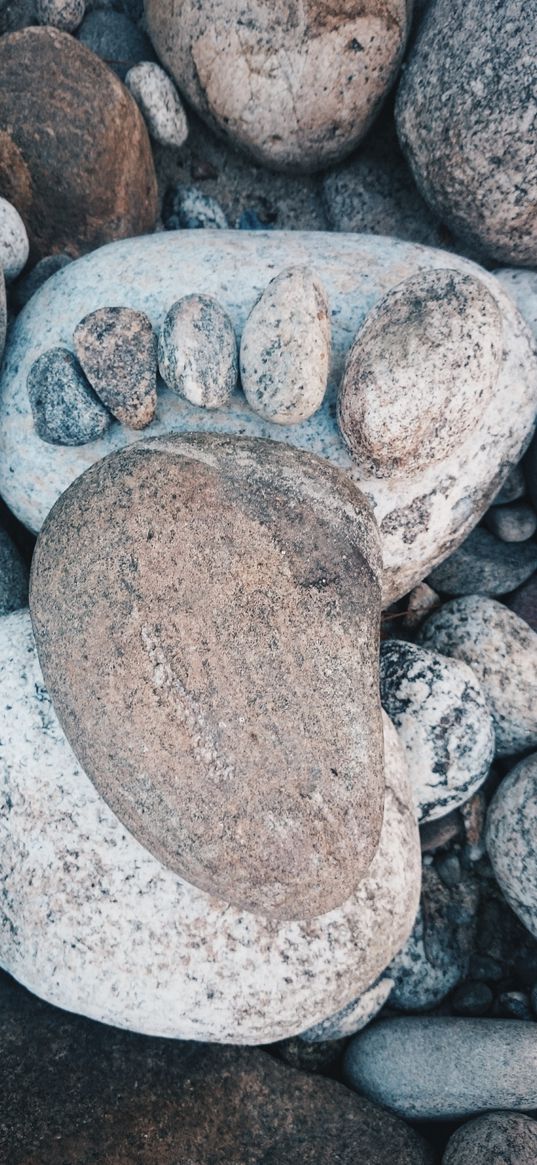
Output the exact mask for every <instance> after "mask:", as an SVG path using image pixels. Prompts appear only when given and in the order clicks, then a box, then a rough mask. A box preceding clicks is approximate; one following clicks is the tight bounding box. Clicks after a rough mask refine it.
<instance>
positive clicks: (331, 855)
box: [30, 434, 383, 918]
mask: <svg viewBox="0 0 537 1165" xmlns="http://www.w3.org/2000/svg"><path fill="white" fill-rule="evenodd" d="M297 514H300V524H299V525H298V526H297ZM111 515H115V516H116V517H115V521H111ZM97 546H98V552H97V553H96V547H97ZM177 563H181V569H180V570H179V569H176V568H175V564H177ZM174 568H175V569H174ZM379 573H380V554H379V545H378V533H377V529H376V526H375V522H374V519H373V516H372V513H371V511H370V509H369V507H368V505H367V503H366V502H365V499H364V498H363V497H362V495H361V494H360V493H359V492H358V490H357V489H356V488H355V487H354V486H353V485H352V484H351V483H350V482H348V481H347V479H346V478H345V476H344V475H343V474H341V473H338V471H337V470H334V469H333V468H332V467H331V466H329V465H328V464H327V463H325V462H321V461H320V460H319V459H317V458H312V457H311V455H309V454H305V453H299V452H298V451H297V450H294V449H289V448H288V447H286V446H284V445H281V444H276V443H275V442H262V441H251V440H244V439H243V440H238V439H237V438H233V437H231V438H230V437H219V436H214V435H210V434H202V435H191V436H190V437H187V436H185V437H183V438H180V437H171V436H170V437H168V438H160V439H157V441H156V442H155V441H148V442H143V443H141V442H138V443H137V444H136V445H134V446H132V447H131V448H130V449H126V450H124V451H122V452H121V453H117V454H115V455H113V457H112V458H110V459H105V460H104V461H102V462H99V463H97V464H96V465H94V466H93V467H92V469H90V470H88V472H87V473H86V474H84V476H83V477H82V478H79V479H78V480H77V481H76V482H75V483H74V484H73V485H72V486H71V487H70V489H69V490H68V491H67V492H66V493H65V494H64V495H63V496H62V498H61V499H60V500H59V501H58V503H57V504H56V506H55V507H54V509H53V511H52V512H51V514H50V515H49V518H48V519H47V522H46V524H45V526H44V527H43V529H42V531H41V534H40V537H39V540H38V544H37V546H36V549H35V553H34V558H33V567H32V588H31V595H30V609H31V613H32V622H33V625H34V631H35V635H36V639H37V647H38V652H39V656H40V660H41V666H42V667H43V673H44V676H45V682H46V684H47V687H48V689H49V691H50V694H51V696H52V699H53V701H54V705H55V708H56V711H57V713H58V718H59V720H60V723H61V724H62V726H63V728H64V731H65V733H66V735H67V738H68V740H69V741H70V743H71V744H72V747H73V750H74V752H75V754H76V755H77V757H78V759H79V761H80V763H81V764H82V766H83V768H84V770H85V772H86V773H87V774H88V776H89V777H91V779H92V780H93V781H94V783H95V785H96V787H97V788H98V789H99V791H100V792H101V793H102V795H103V796H104V797H105V799H106V800H107V801H108V803H109V804H110V805H111V807H112V809H113V810H114V812H116V813H117V815H118V817H119V818H120V820H121V821H123V822H124V824H125V825H126V826H127V828H129V829H130V830H131V831H132V832H133V833H134V835H135V836H136V837H137V838H138V840H140V841H141V842H142V844H143V845H145V846H146V848H147V849H148V850H149V851H150V852H151V853H153V854H155V855H156V856H157V857H158V858H159V859H160V860H161V861H162V862H163V863H164V864H165V865H166V866H168V867H169V868H170V869H171V870H174V871H175V872H176V873H178V874H180V875H181V876H182V877H184V878H186V879H187V880H188V881H189V882H192V883H193V884H194V885H195V886H198V887H200V888H201V889H204V890H206V891H207V892H208V893H212V894H215V895H217V896H218V897H219V898H223V899H226V900H227V901H228V902H231V903H233V904H234V905H238V906H242V907H244V908H245V909H248V910H252V911H254V912H260V913H262V914H266V915H267V916H271V917H275V918H307V917H312V916H315V915H320V914H325V913H326V912H327V911H330V910H333V909H335V908H336V907H337V906H340V905H341V904H342V903H343V902H344V901H345V899H346V898H348V897H349V895H350V894H351V893H352V891H353V890H354V889H355V887H356V886H357V885H358V883H359V882H360V880H361V879H362V878H363V877H364V875H365V874H366V873H367V871H368V869H369V867H370V865H371V862H372V860H373V857H374V855H375V852H376V849H377V846H378V841H379V836H380V828H381V824H382V805H383V766H382V727H381V719H380V716H381V712H380V702H379V699H378V695H377V691H376V682H377V667H378V634H379V614H380V582H379ZM73 594H76V614H74V612H73V602H72V596H73ZM126 626H127V627H128V639H127V640H126V636H125V628H126ZM103 676H111V677H112V676H113V682H111V683H106V682H105V684H104V687H103ZM121 725H124V726H125V728H124V731H122V730H121V728H120V726H121ZM198 788H203V790H204V795H203V800H202V801H201V800H200V796H199V793H198V791H197V790H198Z"/></svg>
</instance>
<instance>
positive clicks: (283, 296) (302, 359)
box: [240, 267, 331, 425]
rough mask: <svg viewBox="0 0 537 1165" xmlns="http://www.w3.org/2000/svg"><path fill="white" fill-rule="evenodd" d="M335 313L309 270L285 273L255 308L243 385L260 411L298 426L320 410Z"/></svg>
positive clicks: (243, 358)
mask: <svg viewBox="0 0 537 1165" xmlns="http://www.w3.org/2000/svg"><path fill="white" fill-rule="evenodd" d="M330 335H331V329H330V314H329V306H328V300H327V297H326V292H325V289H324V287H323V285H322V283H321V281H320V279H319V278H318V276H317V275H316V274H315V272H313V271H311V270H309V268H307V267H289V268H288V269H287V270H285V271H280V272H279V274H278V275H276V276H275V278H274V279H272V280H271V282H270V283H269V285H268V287H267V288H266V289H265V291H264V292H263V294H262V295H261V296H260V298H259V299H258V301H257V303H256V304H254V307H253V308H252V310H251V312H250V314H249V316H248V319H247V320H246V323H245V325H244V329H243V332H242V337H241V346H240V369H241V383H242V387H243V391H244V395H245V397H246V400H247V401H248V404H249V405H250V407H251V408H252V409H253V410H254V412H255V413H259V416H261V417H263V418H264V420H266V421H272V422H274V423H275V424H278V425H296V424H298V423H299V422H300V421H305V420H307V418H308V417H311V416H313V414H314V413H316V412H317V410H318V409H319V408H320V406H321V404H322V402H323V397H324V395H325V392H326V387H327V384H328V370H329V361H330Z"/></svg>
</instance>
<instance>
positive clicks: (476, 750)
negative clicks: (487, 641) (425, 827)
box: [380, 639, 494, 822]
mask: <svg viewBox="0 0 537 1165" xmlns="http://www.w3.org/2000/svg"><path fill="white" fill-rule="evenodd" d="M380 694H381V700H382V706H383V708H384V710H385V712H387V713H388V716H389V717H390V719H391V720H392V721H393V723H394V724H395V727H396V728H397V732H398V734H399V738H400V740H401V743H402V745H403V748H404V749H405V752H406V755H407V760H408V766H409V771H410V774H411V780H412V788H413V790H414V797H415V801H416V809H417V812H418V818H419V821H420V822H424V821H432V820H434V818H435V817H444V816H445V814H446V813H450V812H451V811H452V809H458V808H459V806H461V805H463V804H464V802H465V801H468V799H469V798H470V797H471V796H472V794H473V793H475V791H476V789H477V788H479V786H480V785H481V784H482V783H483V781H484V780H485V778H486V777H487V775H488V772H489V768H490V765H491V763H492V759H493V757H494V726H493V722H492V717H491V714H490V711H489V708H488V705H487V701H486V696H485V693H484V691H483V688H482V686H481V684H480V683H479V680H478V679H476V676H475V675H474V673H473V672H472V671H471V669H470V668H469V667H468V666H467V665H466V664H465V663H461V661H460V660H454V659H446V657H445V656H443V655H438V654H437V653H436V652H433V651H427V650H424V648H422V647H418V646H417V645H416V644H414V643H405V642H404V641H402V640H396V639H393V640H390V641H389V642H387V643H383V644H382V645H381V651H380Z"/></svg>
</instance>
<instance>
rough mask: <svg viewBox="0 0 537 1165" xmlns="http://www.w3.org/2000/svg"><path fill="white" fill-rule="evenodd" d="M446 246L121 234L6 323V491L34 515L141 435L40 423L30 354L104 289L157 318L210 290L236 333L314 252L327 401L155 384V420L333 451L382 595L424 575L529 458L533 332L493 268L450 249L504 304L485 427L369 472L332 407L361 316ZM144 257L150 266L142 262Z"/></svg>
mask: <svg viewBox="0 0 537 1165" xmlns="http://www.w3.org/2000/svg"><path fill="white" fill-rule="evenodd" d="M444 263H445V257H444V256H443V255H442V254H441V253H440V252H438V251H434V250H430V251H429V250H427V249H426V248H423V247H417V246H415V245H413V244H411V243H404V242H400V241H397V240H395V239H390V240H386V239H381V238H379V237H375V236H373V235H368V236H360V235H345V234H334V233H332V234H326V233H323V232H322V231H312V232H310V233H302V232H300V231H283V232H281V231H276V230H274V231H267V232H265V231H252V232H248V231H220V232H219V234H218V247H216V246H215V236H214V235H213V234H211V233H210V232H209V231H207V232H204V231H177V232H176V233H173V232H160V233H159V234H153V235H150V236H147V237H146V238H144V239H133V240H128V241H123V242H121V243H116V244H114V245H112V246H111V247H108V248H106V249H104V248H103V249H101V250H100V251H97V252H95V253H94V254H92V255H88V256H87V257H85V258H84V260H83V261H81V262H80V263H72V264H71V265H70V266H69V267H67V268H66V269H65V270H64V271H62V272H59V273H58V275H56V276H55V277H54V279H53V280H51V281H50V283H49V284H48V285H45V287H44V288H42V289H41V291H40V292H39V293H38V294H37V295H36V296H35V297H34V299H33V300H32V302H31V303H30V304H29V305H28V307H27V308H26V310H25V312H24V313H23V314H22V315H21V316H20V317H19V319H18V320H17V321H16V322H15V325H14V327H13V328H12V329H11V332H10V341H9V345H8V351H7V353H6V362H5V366H4V373H3V378H2V394H1V400H0V494H1V495H2V497H4V498H5V500H6V502H7V504H8V505H9V506H10V508H11V509H12V510H13V512H14V513H15V514H16V515H17V517H18V518H20V520H21V521H23V522H24V524H25V525H27V526H28V527H29V528H30V529H32V530H34V531H37V530H39V528H40V526H41V524H42V522H43V520H44V518H45V517H46V515H47V513H48V511H49V510H50V508H51V506H52V505H53V504H54V502H55V500H56V498H57V497H59V495H60V494H61V493H62V492H63V491H64V490H65V489H66V488H67V486H68V485H69V483H70V482H71V481H73V480H74V478H76V477H78V475H79V474H80V473H83V472H84V470H85V469H87V468H88V466H89V465H91V464H92V462H93V461H95V460H96V459H97V458H99V457H103V456H105V455H106V454H107V453H110V452H112V451H113V450H114V449H119V448H122V447H124V446H125V445H126V444H128V443H129V442H131V441H133V440H136V439H137V437H136V434H132V433H131V432H130V431H129V430H127V429H126V428H124V427H123V426H121V425H113V426H112V428H111V429H110V430H109V432H108V434H107V436H106V439H105V440H104V441H102V442H100V443H98V444H96V445H95V446H92V447H91V449H90V447H89V446H88V447H86V448H85V449H84V448H81V449H79V450H78V451H69V450H66V449H63V450H61V453H60V455H58V451H57V450H56V451H54V450H51V449H47V448H46V446H45V445H44V444H43V443H42V442H41V441H39V439H38V438H37V436H36V435H35V434H33V433H32V426H31V422H29V411H30V410H29V402H28V399H27V394H26V388H25V383H26V377H27V375H28V371H29V369H30V367H31V365H32V363H33V362H34V360H35V359H36V358H37V357H38V356H40V355H41V354H42V352H43V351H44V350H45V349H46V348H48V347H50V346H54V345H62V346H63V345H65V343H66V342H67V343H68V344H69V343H70V342H71V337H72V334H73V330H74V328H75V327H76V325H77V323H78V322H79V320H80V319H82V318H83V317H84V316H85V315H88V314H89V312H91V311H95V310H96V309H97V308H100V307H103V306H105V305H106V304H107V303H108V304H110V303H120V304H124V305H126V306H129V307H132V308H135V309H136V310H138V311H144V312H145V313H146V315H147V316H148V317H149V318H150V320H151V323H152V325H153V327H154V329H155V331H157V332H158V331H159V329H160V328H161V326H162V322H163V320H164V318H165V316H166V313H167V312H168V310H169V308H170V306H171V305H172V304H173V303H175V302H176V301H177V300H178V299H181V298H182V297H183V296H184V295H192V294H202V295H212V296H213V297H214V298H215V299H217V300H218V302H219V303H220V304H221V306H222V307H223V308H224V310H225V311H227V312H228V314H229V316H230V318H231V320H232V323H233V327H234V330H235V333H236V335H237V336H240V334H241V331H242V329H243V327H244V323H245V320H246V319H247V317H248V314H249V312H250V310H251V308H252V306H253V304H254V303H255V302H256V300H257V298H258V297H259V295H260V294H261V292H262V291H263V289H264V288H265V287H266V286H267V284H268V282H269V281H270V279H271V278H273V276H274V274H275V272H278V271H281V270H282V269H283V268H284V267H288V266H289V265H291V266H308V267H310V268H311V269H312V270H314V271H316V272H317V273H318V275H319V278H320V279H321V282H322V284H323V286H324V287H325V288H326V292H327V297H328V300H329V302H330V305H331V315H332V351H331V362H330V374H329V385H328V389H327V392H326V395H325V398H324V401H323V404H322V406H321V408H320V409H319V411H318V412H317V413H316V414H315V415H314V416H313V417H311V418H310V419H309V420H308V421H306V422H303V423H302V424H301V425H292V426H286V425H273V424H270V423H269V422H267V421H264V420H263V419H262V418H261V417H259V416H257V415H256V414H255V413H254V412H253V411H252V410H251V409H250V407H249V405H248V403H247V402H246V400H245V399H244V397H243V396H242V395H241V394H239V393H237V394H236V395H235V396H234V398H233V401H232V403H231V405H230V406H229V408H227V409H226V410H215V411H212V412H208V411H207V410H206V409H199V408H197V407H196V406H192V405H190V404H189V402H187V401H184V400H182V399H181V398H180V397H178V396H177V395H176V394H174V393H169V392H166V391H164V389H163V387H162V391H161V386H159V404H158V415H157V417H156V418H155V421H154V422H153V427H152V433H154V434H155V435H157V434H162V435H164V434H167V433H169V432H171V431H199V430H209V431H221V432H226V431H227V432H229V433H232V434H233V433H235V434H238V435H246V436H260V437H270V438H272V439H274V440H279V441H284V442H287V443H290V444H292V445H295V446H298V447H300V448H306V449H308V450H309V451H310V452H313V453H316V454H318V455H319V456H321V457H324V458H327V459H328V460H329V461H331V462H332V463H333V464H334V465H336V466H338V467H339V468H341V469H343V470H345V471H346V472H347V473H348V475H349V476H350V477H351V478H352V480H354V481H356V482H357V483H358V484H359V486H360V488H361V489H362V490H363V492H364V493H365V494H366V495H367V497H368V499H369V501H370V503H371V504H372V505H373V508H374V510H375V515H376V518H377V522H378V524H379V526H380V528H381V539H382V551H383V560H384V585H383V592H384V594H383V601H384V603H385V605H389V604H390V603H391V602H392V601H393V600H394V599H396V598H399V597H401V596H403V595H405V594H407V593H408V591H409V590H411V589H412V587H413V586H414V585H415V584H416V583H418V582H420V581H422V579H423V578H424V577H425V575H427V573H428V572H429V571H430V570H431V568H432V566H433V565H434V564H435V563H437V562H438V561H439V560H440V559H441V558H442V557H445V556H446V555H447V554H449V553H450V551H451V550H453V549H454V548H455V546H456V545H458V543H459V542H461V541H462V539H463V538H464V537H465V535H466V534H467V533H468V531H469V530H470V529H471V527H472V526H473V525H475V523H476V522H477V521H478V519H479V517H480V516H481V515H482V513H483V512H484V511H485V510H486V509H487V508H488V506H489V505H490V502H491V501H492V498H493V496H494V495H495V494H497V492H498V489H499V487H500V485H501V482H502V480H503V477H504V475H505V474H506V473H507V472H508V471H509V469H510V468H511V466H512V465H513V464H514V463H516V461H517V460H519V459H520V457H521V455H522V451H523V449H525V447H526V445H527V442H528V441H529V438H530V435H531V433H532V432H533V426H534V422H535V414H536V410H537V360H536V357H535V354H534V349H533V341H532V340H531V337H530V335H529V333H528V331H527V329H526V326H525V325H524V323H523V321H522V319H521V317H520V316H519V314H518V312H517V311H516V309H515V307H514V306H513V303H512V301H511V300H510V299H509V297H508V296H507V295H506V294H505V293H504V292H503V290H502V288H501V286H500V284H499V283H498V281H497V280H495V279H494V278H493V277H492V276H490V275H489V274H488V273H487V272H485V271H480V270H479V269H478V268H476V267H475V266H474V265H473V264H471V263H469V262H468V261H467V260H465V259H461V258H458V257H457V256H455V255H453V256H451V257H450V263H451V264H452V266H454V267H456V268H457V269H459V270H461V271H462V272H463V273H464V272H467V273H469V274H472V275H473V276H475V277H476V278H479V280H480V281H482V282H483V283H484V284H485V286H486V287H487V288H488V289H489V290H490V291H492V293H493V294H494V296H495V297H496V298H497V301H498V304H499V306H500V308H501V313H502V320H503V332H504V344H503V357H502V367H501V374H500V377H499V379H498V382H497V385H496V388H495V392H494V396H493V400H492V402H491V405H490V407H489V408H488V409H487V408H483V409H482V410H481V411H480V414H479V417H478V418H477V419H476V426H477V427H476V429H475V430H474V431H472V432H471V433H469V434H468V437H467V439H466V440H465V441H462V442H461V443H460V447H458V448H457V449H456V450H454V451H453V453H452V454H450V456H449V457H448V456H446V457H445V458H444V459H443V460H442V461H438V462H435V463H433V464H431V466H429V467H428V468H427V469H426V470H424V472H423V474H418V475H416V476H415V477H414V478H410V477H405V476H403V477H399V478H395V479H388V480H384V479H380V478H366V477H364V475H363V474H362V473H361V472H360V471H359V470H358V468H357V466H356V465H355V464H354V462H353V460H352V458H351V456H350V454H349V452H348V450H347V449H346V448H345V446H344V443H343V441H342V439H341V435H340V433H339V430H338V428H337V424H336V420H335V416H334V397H335V393H336V389H337V385H338V384H339V381H340V378H341V373H342V368H343V363H344V360H345V356H346V353H347V351H348V348H349V345H350V343H351V341H352V337H353V336H354V334H355V332H356V328H357V325H358V324H359V323H360V320H361V319H363V318H364V317H365V315H366V314H367V312H368V311H369V310H370V309H371V307H372V306H373V304H374V303H375V302H376V301H377V300H379V299H382V297H383V296H384V295H386V293H387V291H388V290H389V289H390V287H391V286H394V285H395V284H396V283H400V282H401V280H402V279H404V278H407V277H409V276H411V275H412V274H416V272H417V271H419V270H420V269H423V268H424V267H425V268H427V269H429V268H433V269H434V268H436V267H442V265H443V264H444ZM141 271H143V279H142V278H141V277H140V272H141Z"/></svg>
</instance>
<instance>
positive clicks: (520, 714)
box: [418, 595, 537, 756]
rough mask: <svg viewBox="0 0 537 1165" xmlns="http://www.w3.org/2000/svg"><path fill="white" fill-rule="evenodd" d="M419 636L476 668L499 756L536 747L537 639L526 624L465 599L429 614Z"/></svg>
mask: <svg viewBox="0 0 537 1165" xmlns="http://www.w3.org/2000/svg"><path fill="white" fill-rule="evenodd" d="M418 637H419V640H420V642H421V643H423V645H424V646H425V647H427V648H429V649H430V650H432V651H439V652H440V653H441V654H443V655H449V656H452V657H454V658H456V659H462V660H463V661H464V662H465V663H467V664H468V665H469V667H471V669H472V671H473V672H474V673H475V675H476V677H477V679H478V680H479V681H480V683H481V686H482V688H483V691H484V693H485V696H486V699H487V702H488V705H489V708H490V711H491V714H492V719H493V721H494V727H495V731H496V753H497V755H498V756H513V755H515V754H516V753H520V752H524V751H526V750H527V749H531V748H537V634H536V632H535V631H532V630H531V628H530V627H529V626H528V624H527V623H525V622H524V621H523V620H522V619H520V618H519V617H518V615H515V614H514V612H513V611H509V610H508V608H507V607H504V606H503V604H502V603H498V602H496V601H495V600H494V599H488V598H485V597H483V596H481V595H466V596H465V597H464V598H460V599H453V600H452V601H451V602H449V603H445V604H444V606H443V607H442V608H441V610H440V611H436V612H435V613H434V614H433V615H430V616H429V618H428V619H426V620H425V623H424V624H423V625H422V627H421V628H420V630H419V632H418Z"/></svg>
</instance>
